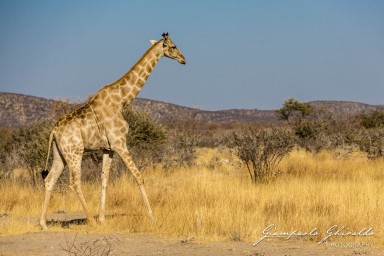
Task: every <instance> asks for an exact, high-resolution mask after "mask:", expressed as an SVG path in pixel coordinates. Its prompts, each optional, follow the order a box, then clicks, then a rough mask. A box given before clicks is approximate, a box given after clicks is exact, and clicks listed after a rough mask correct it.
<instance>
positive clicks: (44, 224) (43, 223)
mask: <svg viewBox="0 0 384 256" xmlns="http://www.w3.org/2000/svg"><path fill="white" fill-rule="evenodd" d="M40 227H41V228H42V229H43V231H47V230H48V227H47V224H46V223H45V221H44V222H43V221H40Z"/></svg>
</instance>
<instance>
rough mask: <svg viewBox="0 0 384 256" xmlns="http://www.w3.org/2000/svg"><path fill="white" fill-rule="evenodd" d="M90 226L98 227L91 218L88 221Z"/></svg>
mask: <svg viewBox="0 0 384 256" xmlns="http://www.w3.org/2000/svg"><path fill="white" fill-rule="evenodd" d="M88 224H89V225H91V226H92V227H94V226H96V221H95V219H94V218H89V219H88Z"/></svg>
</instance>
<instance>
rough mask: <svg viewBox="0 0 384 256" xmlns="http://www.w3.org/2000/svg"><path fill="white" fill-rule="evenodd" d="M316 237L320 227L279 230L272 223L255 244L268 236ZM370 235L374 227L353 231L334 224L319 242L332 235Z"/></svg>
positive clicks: (286, 237) (287, 238)
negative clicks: (303, 229) (305, 229)
mask: <svg viewBox="0 0 384 256" xmlns="http://www.w3.org/2000/svg"><path fill="white" fill-rule="evenodd" d="M311 236H312V237H315V236H319V230H318V228H313V229H312V230H310V231H299V230H297V229H294V230H292V231H289V232H287V231H277V229H276V227H275V224H271V225H269V226H267V227H266V228H265V229H264V230H263V237H261V238H260V239H259V240H257V241H256V242H254V243H253V246H256V245H258V244H259V243H260V242H261V241H263V240H265V239H267V238H285V240H289V239H291V238H293V237H311ZM335 236H339V237H351V236H354V237H369V236H374V233H373V228H362V229H361V230H359V231H353V230H351V229H349V228H348V227H345V226H340V227H339V226H338V225H333V226H332V227H330V228H329V229H328V230H327V235H326V236H324V238H322V239H321V240H320V241H319V242H318V243H319V244H321V243H324V242H326V241H327V240H328V239H329V238H330V237H335Z"/></svg>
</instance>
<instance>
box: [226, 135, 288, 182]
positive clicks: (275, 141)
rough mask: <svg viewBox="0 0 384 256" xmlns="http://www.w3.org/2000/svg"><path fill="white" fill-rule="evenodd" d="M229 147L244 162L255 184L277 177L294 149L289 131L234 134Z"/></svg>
mask: <svg viewBox="0 0 384 256" xmlns="http://www.w3.org/2000/svg"><path fill="white" fill-rule="evenodd" d="M227 146H228V147H229V148H230V149H232V150H233V152H234V153H235V155H236V156H237V157H238V158H239V159H240V160H241V161H243V163H244V164H245V166H246V167H247V169H248V172H249V175H250V177H251V179H252V180H253V181H254V182H260V181H268V180H270V179H271V178H274V177H275V176H276V175H277V166H278V164H279V163H280V161H281V160H282V159H283V157H284V156H285V155H287V154H288V153H289V152H290V151H291V150H292V149H293V147H294V138H293V135H292V134H291V132H290V131H289V130H285V129H276V128H275V129H271V130H261V131H258V130H254V129H248V130H247V131H244V132H241V133H236V132H234V133H233V134H232V137H229V138H228V139H227Z"/></svg>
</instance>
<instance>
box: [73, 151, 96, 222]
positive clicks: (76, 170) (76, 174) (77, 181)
mask: <svg viewBox="0 0 384 256" xmlns="http://www.w3.org/2000/svg"><path fill="white" fill-rule="evenodd" d="M81 159H82V154H79V155H76V156H72V158H71V161H70V162H69V161H67V163H68V168H69V172H70V175H71V181H70V182H71V183H70V186H69V187H70V188H71V189H72V190H73V191H75V193H76V195H77V197H78V198H79V200H80V202H81V205H82V207H83V210H84V212H85V214H86V215H87V219H88V222H89V223H90V224H92V225H93V224H95V220H94V218H93V215H92V214H91V213H90V211H89V208H88V205H87V202H86V201H85V198H84V194H83V190H82V189H81Z"/></svg>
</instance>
